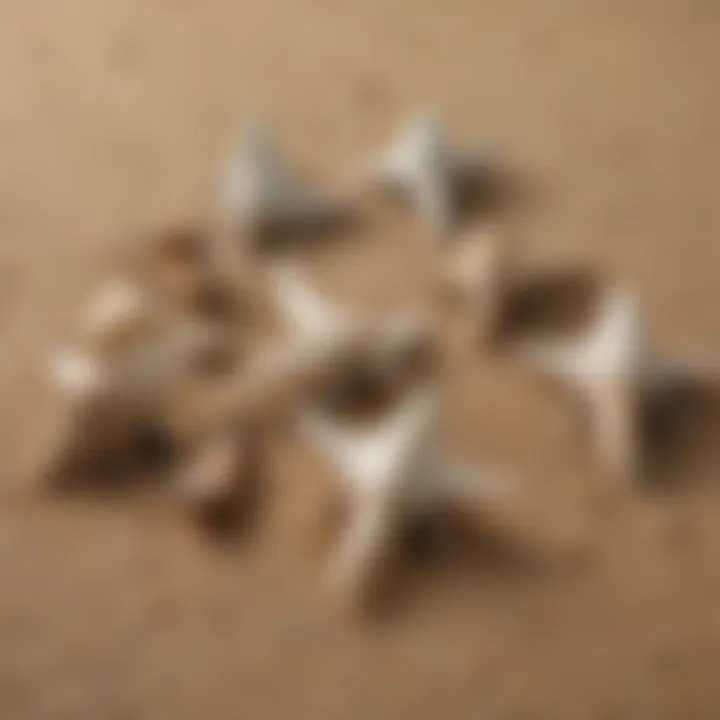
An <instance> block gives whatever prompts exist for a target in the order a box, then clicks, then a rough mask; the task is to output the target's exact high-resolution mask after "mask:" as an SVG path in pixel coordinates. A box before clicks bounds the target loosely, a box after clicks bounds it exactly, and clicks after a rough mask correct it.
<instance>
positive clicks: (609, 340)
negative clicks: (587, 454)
mask: <svg viewBox="0 0 720 720" xmlns="http://www.w3.org/2000/svg"><path fill="white" fill-rule="evenodd" d="M519 352H520V356H521V357H522V358H524V359H526V360H528V361H530V362H532V363H533V364H534V365H536V366H537V367H539V368H540V369H542V370H543V371H545V372H547V373H549V374H552V375H555V376H557V377H559V378H560V379H562V380H563V381H565V382H566V383H567V384H568V385H569V386H570V388H571V389H572V390H574V391H575V392H576V393H578V394H579V395H580V396H581V397H583V398H584V399H585V400H586V402H587V404H588V406H589V409H590V411H591V413H592V422H593V432H594V437H595V441H596V444H597V446H598V450H599V452H600V454H601V456H602V458H603V460H604V461H605V462H606V464H607V465H608V466H609V468H610V469H611V470H612V471H614V472H617V473H620V474H625V475H632V474H635V473H637V472H638V471H639V470H640V465H641V460H642V458H641V457H640V455H641V446H642V442H641V437H640V434H641V432H642V428H641V427H640V419H641V409H642V407H643V406H644V405H645V402H646V401H647V399H648V398H649V396H650V395H652V394H653V393H656V392H658V391H662V390H663V389H667V388H668V387H671V386H673V385H675V384H677V383H678V382H684V381H686V380H692V379H693V378H698V379H703V378H704V377H707V376H708V375H709V370H710V368H709V367H708V366H702V367H700V366H697V365H693V364H692V363H683V362H675V361H672V360H671V361H668V360H666V359H664V358H662V357H661V356H660V355H659V354H658V353H657V352H656V350H655V348H654V347H653V346H652V345H651V344H650V343H649V342H648V340H647V338H646V336H645V329H644V326H643V322H642V318H641V316H640V312H639V308H638V305H637V302H636V301H635V299H634V298H633V297H632V295H631V294H630V293H629V292H628V291H627V290H626V289H624V288H621V287H616V288H614V289H612V290H610V291H608V293H607V295H606V296H605V298H604V300H603V302H602V303H601V306H600V309H599V312H598V316H597V319H596V321H595V323H594V324H593V326H592V327H591V328H590V329H589V331H587V332H585V333H584V334H583V335H582V336H581V337H580V338H578V339H577V340H575V341H569V342H555V343H551V342H537V341H533V342H527V343H522V344H520V346H519ZM716 367H717V366H716ZM716 377H717V374H716Z"/></svg>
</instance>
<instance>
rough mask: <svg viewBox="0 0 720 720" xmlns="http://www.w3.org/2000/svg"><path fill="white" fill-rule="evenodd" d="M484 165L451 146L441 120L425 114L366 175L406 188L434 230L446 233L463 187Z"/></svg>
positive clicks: (455, 211)
mask: <svg viewBox="0 0 720 720" xmlns="http://www.w3.org/2000/svg"><path fill="white" fill-rule="evenodd" d="M480 167H481V162H480V159H479V158H474V157H471V156H470V155H469V154H468V155H465V154H463V153H460V152H459V151H457V150H455V149H454V148H451V147H450V146H449V144H448V142H447V141H446V139H445V137H444V135H443V132H442V130H441V128H440V124H439V122H438V121H437V120H436V118H435V117H433V116H432V115H430V114H427V113H425V114H422V115H418V116H417V117H415V118H413V119H412V120H411V121H410V122H409V123H408V124H407V126H406V127H405V128H404V129H403V130H402V132H401V133H400V134H399V135H398V137H397V138H396V139H395V141H394V142H393V143H391V145H390V146H389V147H388V148H387V149H386V150H385V152H384V153H382V154H381V155H380V157H379V158H378V159H377V161H376V162H375V163H374V164H371V165H370V166H369V169H368V170H367V172H366V175H367V177H368V179H369V180H371V181H373V182H376V183H378V184H379V185H382V186H389V187H393V188H395V187H396V188H400V189H401V190H403V191H405V192H406V193H407V194H408V195H409V196H410V197H411V199H412V200H413V202H414V203H415V204H416V205H417V207H418V208H419V210H420V212H421V213H422V214H423V215H424V216H425V218H426V219H427V220H428V222H429V223H430V226H431V228H432V229H433V231H435V232H438V233H443V232H446V231H448V230H451V229H453V227H454V226H455V223H456V219H457V210H458V208H457V204H458V192H459V190H460V189H461V186H462V185H463V184H464V183H465V182H466V181H468V180H469V179H470V178H472V177H473V176H475V175H476V173H477V172H478V170H479V169H480Z"/></svg>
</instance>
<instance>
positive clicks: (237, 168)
mask: <svg viewBox="0 0 720 720" xmlns="http://www.w3.org/2000/svg"><path fill="white" fill-rule="evenodd" d="M221 191H222V192H221V215H222V217H223V218H224V219H225V222H226V223H227V224H228V225H229V226H230V227H231V228H239V229H241V230H250V231H255V230H262V229H264V228H268V227H287V228H291V227H292V226H297V225H303V224H308V223H309V224H312V223H315V222H322V221H323V220H331V219H333V218H335V217H341V216H343V215H345V214H346V212H347V211H348V210H349V208H348V205H347V203H346V202H344V201H343V200H342V199H341V198H340V197H333V196H331V195H330V194H324V193H321V192H317V191H314V190H312V189H310V188H308V187H306V185H305V183H304V181H303V180H301V178H300V177H298V176H297V174H296V172H295V171H294V170H293V169H292V168H291V167H290V166H289V165H288V164H287V163H286V162H285V161H284V160H283V158H282V157H281V156H280V154H279V152H278V151H277V150H276V148H275V147H274V145H273V143H272V141H271V139H270V136H269V133H268V132H267V130H266V129H265V128H263V127H262V126H261V125H259V124H257V125H255V126H254V127H251V128H249V130H248V131H247V132H246V133H245V134H244V135H243V136H242V137H241V138H240V140H239V141H238V142H237V144H236V147H235V148H234V150H233V152H232V154H231V157H230V162H229V163H228V167H227V169H226V172H225V176H224V181H223V187H222V189H221Z"/></svg>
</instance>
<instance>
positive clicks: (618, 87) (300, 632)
mask: <svg viewBox="0 0 720 720" xmlns="http://www.w3.org/2000/svg"><path fill="white" fill-rule="evenodd" d="M719 70H720V5H718V4H717V3H715V2H713V1H712V0H675V1H672V0H624V1H623V2H620V1H616V0H602V1H601V0H597V1H594V2H593V1H591V0H585V1H583V0H544V1H543V2H538V0H502V1H500V0H443V1H442V2H440V1H437V2H432V1H431V0H356V1H355V2H352V1H351V0H284V1H282V2H280V1H279V0H278V1H276V2H251V1H249V0H238V1H237V2H232V1H231V0H205V1H204V2H201V1H200V0H164V1H163V0H62V1H60V0H3V1H2V2H0V138H1V139H2V144H1V147H0V231H1V235H0V237H1V239H0V341H1V343H2V345H1V350H2V352H1V353H0V399H1V402H0V428H1V433H0V453H1V456H2V458H3V463H2V466H0V480H1V481H2V486H3V488H4V490H5V491H6V493H5V496H4V497H5V500H4V501H3V502H2V504H1V505H0V716H1V717H3V718H5V717H7V718H9V719H10V718H12V719H13V720H24V719H26V718H73V719H78V718H88V719H90V718H92V720H99V719H100V718H117V719H118V720H119V719H120V718H123V719H129V718H173V720H181V719H182V718H199V717H217V718H237V717H247V718H266V717H267V718H286V717H302V718H305V717H306V718H316V719H320V718H344V717H353V718H355V717H357V718H385V717H388V718H389V717H393V718H405V717H408V718H410V717H412V718H417V719H418V720H419V719H420V718H430V717H440V716H441V714H442V716H443V717H449V718H464V717H468V718H507V719H508V720H510V719H511V718H512V719H514V720H520V719H525V718H527V719H533V720H534V719H539V718H553V719H554V720H557V719H558V718H569V719H573V720H580V719H581V718H597V719H598V720H600V719H603V720H605V719H607V720H610V719H619V718H632V720H639V719H640V718H653V720H659V719H662V718H678V719H680V718H682V719H683V720H690V719H692V718H708V719H710V718H715V717H717V716H718V713H720V690H719V689H718V687H719V686H718V682H717V681H718V680H719V679H720V623H719V622H718V613H717V607H718V601H720V564H719V563H718V560H717V549H718V547H720V523H718V522H717V517H718V511H719V510H720V503H719V502H718V497H717V492H716V489H714V488H713V487H712V483H699V482H695V480H698V479H701V476H702V478H704V479H710V480H712V478H713V476H717V473H718V468H720V465H718V464H714V465H708V464H706V463H705V464H704V463H702V462H696V463H694V465H697V466H698V468H696V469H695V470H693V471H691V470H690V469H689V468H686V469H685V470H684V471H683V473H682V474H681V477H680V478H679V479H680V481H681V482H680V483H679V486H680V489H679V490H678V491H676V492H673V493H667V492H663V493H660V492H647V493H639V494H637V495H636V496H634V497H632V496H630V497H624V496H623V493H622V492H620V493H619V495H620V496H621V497H619V498H618V497H617V496H613V499H612V500H611V501H606V493H604V492H603V491H602V488H603V486H604V483H603V480H605V479H604V478H601V477H599V475H598V473H597V471H596V470H595V469H594V464H593V463H592V459H591V458H590V457H588V455H587V453H585V452H584V451H582V450H580V449H574V448H575V445H576V444H577V443H575V435H573V433H572V432H571V431H570V429H569V428H568V426H567V423H566V413H565V411H566V407H565V405H564V404H563V403H562V402H560V401H558V400H556V399H553V397H551V396H549V395H546V394H545V393H544V391H542V390H540V389H539V388H538V387H537V386H536V385H535V384H534V383H532V382H530V380H529V379H528V378H525V377H524V376H523V375H522V374H520V373H518V372H516V371H515V370H513V369H510V368H508V367H507V366H506V365H504V364H503V363H501V362H497V361H488V360H483V359H482V358H477V357H472V356H470V355H468V356H467V357H463V358H459V359H458V358H456V359H455V360H454V361H453V363H454V364H452V367H453V369H454V370H455V372H454V373H452V377H451V378H449V379H448V381H447V397H448V400H449V406H450V408H451V421H450V426H451V428H453V429H454V432H453V438H454V442H456V443H457V444H458V445H459V446H461V447H462V448H463V449H464V450H465V451H466V452H468V453H470V454H473V453H474V454H475V455H476V456H478V457H480V456H483V455H488V456H492V457H494V458H497V459H499V460H504V461H507V462H508V463H511V464H514V465H515V466H518V467H519V468H520V469H521V470H522V471H523V472H525V473H526V474H527V476H528V478H529V482H530V488H529V492H528V497H527V499H526V500H524V501H523V508H522V509H520V510H519V511H518V512H517V513H515V514H514V515H513V518H512V519H511V522H510V524H511V526H512V528H513V530H512V532H513V533H517V536H518V538H519V544H520V546H521V548H522V547H525V548H527V554H524V551H521V557H522V559H521V561H519V562H517V561H515V560H512V559H509V558H508V557H505V554H504V553H502V552H500V553H499V554H498V553H497V552H491V553H488V554H487V555H481V557H480V558H478V561H477V562H476V563H474V564H472V563H470V564H468V563H467V562H464V561H460V560H458V561H455V560H453V561H450V562H447V563H439V564H437V565H434V566H431V567H429V568H424V569H421V570H419V571H418V572H417V573H413V574H412V578H411V579H409V580H408V585H407V586H406V589H407V590H408V592H407V593H406V595H407V598H406V599H405V600H404V601H403V603H402V606H401V607H400V608H398V610H397V612H396V613H395V614H394V616H393V619H392V622H386V623H382V624H381V625H378V626H377V627H372V626H371V627H370V628H362V627H356V626H354V625H353V624H351V623H348V622H347V621H346V620H345V619H343V617H342V615H339V614H337V613H336V612H335V611H330V610H329V609H328V608H327V607H326V605H325V604H324V603H323V601H322V600H321V598H320V596H319V593H318V592H317V589H318V582H319V577H320V570H321V567H322V566H321V565H320V564H319V559H318V556H317V553H316V552H315V551H314V550H313V548H312V541H310V540H308V538H309V537H311V535H312V532H311V530H312V526H313V522H312V520H313V515H312V503H311V502H310V501H309V499H308V498H309V497H310V496H311V494H309V493H308V492H307V490H306V488H309V487H310V486H311V485H312V480H313V478H314V477H315V476H316V475H318V474H322V472H323V469H322V467H321V466H320V464H318V463H317V461H316V460H315V459H314V458H313V457H312V456H311V455H310V454H309V453H307V452H306V451H304V450H303V449H293V447H292V443H291V442H287V443H284V444H283V443H279V447H278V448H277V451H276V452H275V454H274V458H273V462H274V466H275V468H276V472H275V473H274V486H275V487H276V489H277V490H278V492H276V493H274V494H273V496H272V502H271V503H270V506H269V507H268V511H267V513H266V516H265V517H264V518H263V520H262V522H261V524H260V527H259V528H258V529H257V532H256V534H255V537H254V539H253V540H248V541H246V542H245V543H242V544H239V546H238V547H233V548H229V549H226V550H223V551H220V550H218V549H216V548H213V547H209V546H207V545H206V544H204V543H203V542H201V541H200V540H199V539H197V538H196V537H195V536H193V535H192V534H191V533H189V532H188V531H187V529H186V528H185V527H183V526H182V525H180V524H179V523H178V522H177V520H176V519H175V518H174V517H173V516H172V513H169V512H168V511H167V510H166V509H164V508H163V507H162V506H161V505H159V504H156V503H154V502H147V503H145V502H140V501H138V500H133V499H124V498H121V499H118V500H116V501H113V502H99V501H97V502H80V501H62V502H61V501H50V500H44V501H43V500H32V499H31V500H28V499H27V498H25V497H23V496H22V493H19V490H21V489H22V487H23V482H25V480H26V479H27V478H26V477H25V474H26V470H27V467H29V463H30V462H31V461H32V460H33V458H34V456H35V455H36V454H37V443H38V437H39V434H40V427H41V426H42V424H43V421H44V419H45V418H46V415H47V412H48V407H49V406H48V398H47V396H46V393H44V391H43V390H42V388H41V386H40V385H39V384H38V383H37V382H36V378H37V376H38V370H37V364H38V362H39V357H40V356H39V353H40V351H41V349H42V348H44V347H46V346H47V345H48V344H49V343H50V342H52V341H53V340H54V339H55V338H56V337H57V333H58V331H59V329H60V328H62V327H63V324H64V323H66V322H67V319H68V318H69V317H70V315H71V313H72V311H73V309H74V308H75V307H76V303H77V301H78V300H79V298H80V297H81V296H82V294H83V293H84V292H85V291H86V290H87V288H88V287H89V284H90V283H91V281H92V280H93V279H95V278H96V277H97V274H98V268H99V267H100V265H101V263H102V258H103V254H104V251H106V250H107V249H108V248H109V247H111V245H112V243H114V242H116V241H117V238H118V237H121V236H122V234H123V233H124V232H126V231H127V230H129V229H132V228H134V227H136V226H138V225H139V224H144V223H154V222H162V221H164V220H167V219H172V218H176V217H185V216H188V215H190V216H192V215H202V214H204V213H206V212H208V211H209V210H210V209H211V207H212V201H213V192H214V186H213V182H214V180H215V172H216V167H217V159H218V157H219V154H220V153H221V152H222V150H223V149H224V147H225V146H226V143H227V138H228V134H229V133H230V131H231V129H232V128H233V127H234V125H235V123H236V121H237V120H238V119H239V118H242V117H244V116H245V115H246V114H247V113H250V112H255V111H258V110H260V111H262V112H264V113H265V114H266V115H267V116H268V117H270V118H271V119H272V121H273V124H274V125H275V127H276V128H277V130H278V132H279V133H280V134H281V136H282V138H283V142H284V144H285V146H286V147H287V148H288V150H289V151H290V152H292V153H293V155H294V156H295V157H296V158H297V159H298V161H299V162H301V163H304V164H305V165H307V166H308V167H309V168H311V169H312V170H313V171H314V172H317V173H318V175H320V176H324V177H332V175H333V173H336V172H337V171H339V170H342V169H343V168H347V167H349V165H350V164H351V163H352V162H354V161H356V160H357V158H358V157H360V156H361V155H362V153H363V151H364V150H366V149H367V148H369V147H372V146H373V145H374V144H375V143H376V142H377V141H378V140H380V139H382V138H384V137H385V136H386V135H387V134H388V133H389V132H390V131H391V130H392V129H393V127H394V126H395V124H396V123H397V122H398V121H399V120H400V119H401V118H402V116H403V114H404V113H406V112H407V111H409V110H412V109H413V108H415V107H418V106H423V105H435V106H437V107H439V108H441V109H442V111H443V113H444V115H445V117H446V119H447V122H448V124H449V125H450V127H451V128H453V131H454V133H455V135H456V136H457V137H458V138H459V139H462V140H464V141H466V142H468V143H475V144H478V145H485V144H489V145H491V146H493V147H496V148H498V149H499V150H500V151H501V152H502V153H504V154H505V155H506V156H507V157H508V158H509V159H512V162H513V163H515V164H517V165H518V166H520V167H522V168H524V169H525V170H526V171H527V173H528V174H529V175H530V176H531V177H532V178H533V179H534V180H535V181H536V182H537V183H539V185H540V186H541V187H542V192H541V193H540V194H539V195H540V200H539V201H538V202H536V203H534V204H533V205H532V207H531V208H528V209H527V212H525V213H524V214H523V216H522V217H519V218H517V220H518V224H519V227H520V229H521V232H522V236H523V239H524V240H525V241H526V243H527V245H528V251H529V252H531V253H532V254H533V256H537V257H540V258H548V259H550V258H558V257H560V258H568V257H569V258H573V259H579V260H581V261H583V262H589V263H591V264H593V265H594V266H596V267H598V268H599V269H602V270H603V272H607V273H609V274H612V275H616V276H618V277H621V278H623V279H625V280H626V281H628V282H630V283H632V285H633V286H634V287H635V288H637V290H638V292H639V293H640V294H641V297H642V298H643V300H644V302H645V304H646V307H647V312H648V316H649V318H650V319H651V321H652V323H653V326H654V327H655V330H656V334H657V336H658V339H659V341H660V342H662V343H663V344H666V345H667V346H669V347H671V348H676V349H687V350H698V349H703V348H708V347H717V346H718V345H719V344H720V313H719V312H718V310H717V303H718V299H719V298H720V295H719V294H718V293H719V290H718V287H717V282H716V277H717V271H718V269H719V267H720V244H719V243H718V234H719V232H720V211H719V210H718V209H717V198H716V193H717V188H718V181H717V173H718V167H719V165H720V142H718V135H717V134H718V129H719V128H720V95H718V92H717V77H718V71H719ZM416 230H417V228H416V227H415V226H414V225H413V221H412V220H411V219H402V218H395V219H391V220H389V221H388V223H387V224H383V226H382V228H377V230H376V232H374V233H373V232H368V233H367V236H368V237H367V238H365V239H364V240H362V241H358V242H356V243H347V244H345V245H343V246H342V247H337V248H329V249H328V250H327V252H326V253H324V254H323V256H322V257H321V258H318V269H319V271H320V269H321V268H322V271H323V272H324V273H325V277H326V279H327V282H328V288H331V287H334V288H335V289H336V290H337V292H338V293H345V294H347V296H348V297H350V296H353V295H355V296H356V297H358V298H359V297H361V296H362V295H363V292H365V293H366V295H369V293H367V292H366V290H367V288H368V287H373V288H375V289H377V288H385V290H386V291H387V292H388V293H392V292H395V291H396V290H397V289H398V288H402V289H403V291H404V290H405V289H407V290H408V291H410V289H411V288H412V287H413V283H414V282H415V280H417V279H420V278H421V277H422V276H423V272H424V273H425V274H427V272H426V271H427V270H428V269H429V268H430V267H431V265H432V259H431V257H430V256H429V255H428V248H427V245H426V244H424V243H423V241H422V240H421V239H420V235H421V232H420V231H419V230H417V231H416ZM415 266H417V268H418V272H417V273H415V272H414V268H415ZM421 268H424V270H421ZM418 287H419V285H418ZM696 476H697V477H696ZM598 498H601V500H602V501H600V500H598ZM602 498H605V499H602ZM601 511H602V512H601Z"/></svg>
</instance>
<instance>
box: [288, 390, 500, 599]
mask: <svg viewBox="0 0 720 720" xmlns="http://www.w3.org/2000/svg"><path fill="white" fill-rule="evenodd" d="M299 425H300V429H301V431H302V432H303V434H304V436H305V437H306V438H307V439H308V440H309V441H310V442H311V443H312V444H313V445H314V446H315V447H316V448H317V449H318V450H319V451H320V453H321V454H323V455H325V456H326V457H327V458H328V459H329V460H330V461H331V462H332V463H333V465H334V466H335V467H336V469H337V471H338V480H339V483H340V484H341V488H342V490H343V492H344V494H345V495H346V497H347V499H348V502H349V507H350V518H349V522H348V526H347V528H346V531H345V534H344V536H343V538H342V540H341V545H340V548H339V550H338V552H337V555H336V556H335V558H334V559H333V562H332V566H331V580H332V582H333V584H334V587H335V588H336V589H337V590H339V591H340V592H341V593H343V594H347V595H348V596H349V597H351V598H362V597H363V596H364V595H365V593H366V592H367V591H368V589H369V588H370V587H371V586H372V583H373V578H374V577H376V575H375V573H376V572H377V571H378V569H379V568H380V567H382V565H383V563H384V562H385V560H386V559H387V558H388V556H389V554H390V553H391V552H392V550H393V545H394V543H395V542H396V541H397V539H398V534H399V533H400V531H401V529H402V526H403V524H404V523H405V521H406V520H408V519H410V518H411V517H413V516H423V515H425V514H426V513H428V512H431V511H434V510H438V509H441V508H445V509H447V508H452V507H464V506H466V505H467V504H473V503H478V502H480V503H482V502H484V501H486V500H488V499H490V498H492V497H497V496H498V495H504V494H506V493H507V492H508V491H512V490H513V484H512V482H513V481H512V480H511V479H510V477H509V475H507V474H505V473H503V472H500V471H497V470H492V469H490V468H485V469H482V468H471V467H468V466H465V465H464V464H463V463H460V462H457V461H456V460H455V459H454V458H452V457H451V456H450V455H449V454H448V453H447V451H446V450H445V448H444V447H443V446H442V444H441V442H440V439H439V437H438V436H439V426H438V415H437V401H436V396H435V392H434V389H428V388H423V389H421V390H419V391H415V392H414V393H411V394H410V395H409V396H407V397H406V398H405V399H404V400H403V401H401V402H400V404H399V406H398V407H396V408H395V409H394V410H392V411H390V412H389V413H388V414H387V415H386V416H384V417H383V418H381V419H380V420H379V421H377V422H376V423H375V424H374V425H373V426H372V427H370V428H366V427H363V428H358V427H353V426H350V425H349V424H347V423H343V422H341V421H339V420H338V419H337V418H334V417H332V416H331V415H329V414H328V413H327V412H324V411H323V410H321V409H318V408H317V407H309V408H308V407H306V408H304V409H303V410H302V411H301V412H300V414H299Z"/></svg>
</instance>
